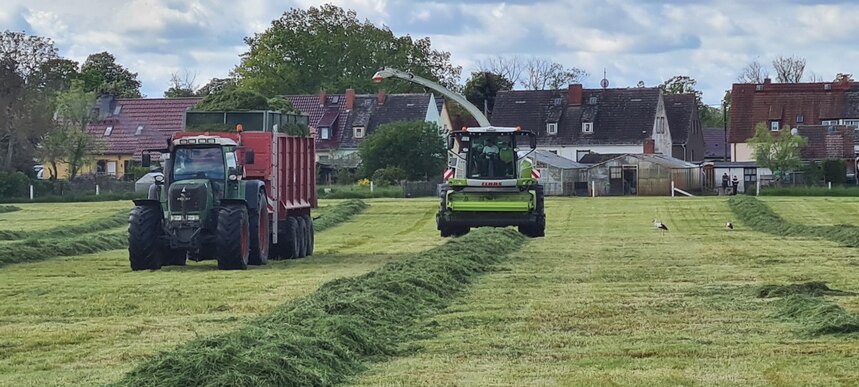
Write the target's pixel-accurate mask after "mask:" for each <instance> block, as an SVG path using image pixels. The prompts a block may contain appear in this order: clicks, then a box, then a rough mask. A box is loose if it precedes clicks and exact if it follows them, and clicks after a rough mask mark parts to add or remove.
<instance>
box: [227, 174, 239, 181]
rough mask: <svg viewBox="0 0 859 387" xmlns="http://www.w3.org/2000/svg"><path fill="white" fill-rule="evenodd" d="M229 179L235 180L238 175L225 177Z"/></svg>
mask: <svg viewBox="0 0 859 387" xmlns="http://www.w3.org/2000/svg"><path fill="white" fill-rule="evenodd" d="M227 178H228V179H230V181H236V180H238V179H239V175H230V176H228V177H227Z"/></svg>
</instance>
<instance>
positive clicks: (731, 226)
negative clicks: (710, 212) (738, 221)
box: [725, 222, 734, 230]
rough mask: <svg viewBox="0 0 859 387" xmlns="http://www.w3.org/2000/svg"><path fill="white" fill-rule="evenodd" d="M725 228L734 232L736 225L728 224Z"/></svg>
mask: <svg viewBox="0 0 859 387" xmlns="http://www.w3.org/2000/svg"><path fill="white" fill-rule="evenodd" d="M725 228H727V229H728V230H733V229H734V225H733V224H732V223H731V222H728V223H725Z"/></svg>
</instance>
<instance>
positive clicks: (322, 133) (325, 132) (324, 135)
mask: <svg viewBox="0 0 859 387" xmlns="http://www.w3.org/2000/svg"><path fill="white" fill-rule="evenodd" d="M330 130H331V129H329V128H319V139H321V140H327V139H329V138H330V136H331V133H329V131H330Z"/></svg>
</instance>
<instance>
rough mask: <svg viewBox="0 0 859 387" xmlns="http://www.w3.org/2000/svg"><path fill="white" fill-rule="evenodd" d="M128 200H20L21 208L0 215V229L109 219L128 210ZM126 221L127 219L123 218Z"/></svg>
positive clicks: (18, 229)
mask: <svg viewBox="0 0 859 387" xmlns="http://www.w3.org/2000/svg"><path fill="white" fill-rule="evenodd" d="M133 205H134V204H133V203H132V202H131V201H129V200H120V201H113V202H98V203H26V204H25V203H22V204H17V205H16V206H17V207H20V208H21V210H20V211H15V212H9V213H5V214H0V232H3V231H9V232H21V231H24V232H31V231H45V230H48V229H60V228H63V227H71V226H76V225H80V224H84V223H88V222H92V221H98V220H101V219H105V218H109V217H111V216H113V215H115V214H117V213H118V212H119V211H123V210H125V211H130V210H131V207H132V206H133ZM126 220H127V218H126Z"/></svg>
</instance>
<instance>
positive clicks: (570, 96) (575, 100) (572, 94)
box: [567, 83, 582, 106]
mask: <svg viewBox="0 0 859 387" xmlns="http://www.w3.org/2000/svg"><path fill="white" fill-rule="evenodd" d="M567 104H568V105H570V106H581V104H582V84H581V83H576V84H572V85H570V87H569V89H568V91H567Z"/></svg>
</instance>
